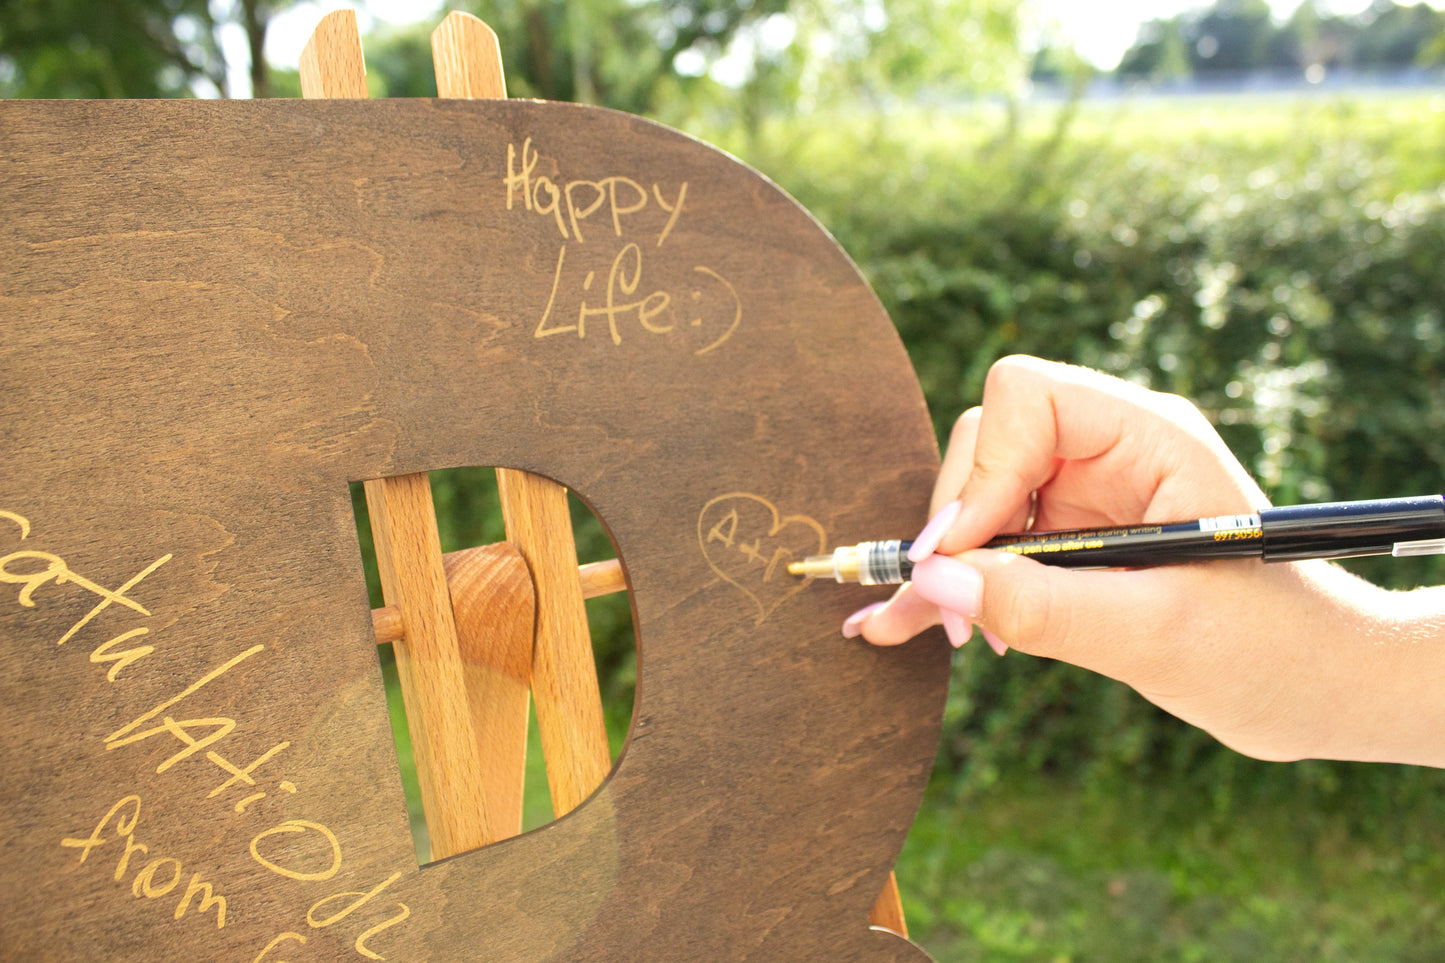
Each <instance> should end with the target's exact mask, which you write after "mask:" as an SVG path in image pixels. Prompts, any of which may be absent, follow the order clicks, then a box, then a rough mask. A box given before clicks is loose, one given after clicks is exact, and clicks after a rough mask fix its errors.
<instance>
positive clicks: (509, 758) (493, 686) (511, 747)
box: [443, 542, 536, 843]
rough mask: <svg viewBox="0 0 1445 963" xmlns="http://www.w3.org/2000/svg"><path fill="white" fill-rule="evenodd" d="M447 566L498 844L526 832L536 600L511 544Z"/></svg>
mask: <svg viewBox="0 0 1445 963" xmlns="http://www.w3.org/2000/svg"><path fill="white" fill-rule="evenodd" d="M443 559H444V561H445V563H446V574H447V584H448V586H449V587H450V589H451V599H452V611H453V613H454V614H455V616H456V623H457V643H458V647H459V649H460V651H461V655H462V663H463V665H464V667H465V679H464V681H465V683H466V691H467V701H468V703H469V704H470V705H471V709H472V728H473V730H474V731H475V732H476V735H477V760H478V765H479V768H480V776H481V781H482V784H483V786H485V787H486V805H487V828H488V832H489V835H488V837H487V839H486V842H488V843H492V842H496V841H498V840H502V839H507V838H509V837H511V836H515V835H517V834H518V833H520V832H521V831H522V786H523V784H524V783H525V782H526V776H527V710H528V705H529V702H530V695H531V683H532V630H533V623H534V622H535V620H536V596H535V594H534V593H533V591H532V577H531V576H530V575H529V574H528V572H527V563H526V561H525V560H524V559H523V558H522V553H521V552H519V551H517V548H516V546H514V545H511V544H509V543H506V542H503V543H501V544H498V545H487V546H485V547H483V548H479V549H475V550H473V551H469V552H465V553H463V552H452V553H449V554H447V555H445V556H443Z"/></svg>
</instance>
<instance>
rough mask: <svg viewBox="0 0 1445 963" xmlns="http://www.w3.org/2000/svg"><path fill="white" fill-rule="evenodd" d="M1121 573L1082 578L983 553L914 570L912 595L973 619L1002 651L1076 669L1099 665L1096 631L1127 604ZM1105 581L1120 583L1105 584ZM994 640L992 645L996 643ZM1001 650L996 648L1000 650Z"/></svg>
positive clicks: (932, 561) (939, 558) (934, 558)
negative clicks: (1014, 651) (1018, 652)
mask: <svg viewBox="0 0 1445 963" xmlns="http://www.w3.org/2000/svg"><path fill="white" fill-rule="evenodd" d="M1119 574H1120V573H1117V572H1112V573H1104V572H1076V571H1070V570H1068V569H1063V568H1059V567H1057V566H1050V565H1043V564H1040V563H1039V562H1036V561H1034V560H1033V559H1028V558H1024V557H1022V556H1019V555H1014V554H1011V553H1009V552H1000V551H990V550H987V549H977V550H974V551H971V552H965V553H963V554H962V555H960V556H958V557H957V558H953V557H950V556H947V555H931V556H929V557H928V558H926V559H924V560H923V561H921V562H919V563H918V564H917V565H915V566H914V567H913V588H914V591H916V592H917V593H918V594H919V595H920V596H922V597H923V598H925V599H927V600H928V601H930V602H932V603H933V604H935V605H937V606H938V607H939V608H941V609H948V610H950V611H954V612H958V613H959V614H960V615H964V616H966V617H967V618H968V619H970V620H971V621H972V622H974V623H975V624H976V625H978V626H979V627H980V628H982V629H983V630H984V631H985V633H987V634H989V635H992V636H993V637H994V638H995V639H997V640H1000V641H1001V642H1002V643H1003V644H1006V645H1008V646H1011V647H1013V648H1017V649H1021V650H1023V651H1024V652H1028V653H1030V654H1032V655H1041V656H1047V657H1049V658H1054V659H1062V660H1064V661H1067V662H1073V663H1075V664H1077V665H1089V664H1090V663H1097V662H1098V661H1100V659H1099V655H1100V654H1101V653H1100V652H1098V651H1094V652H1090V651H1089V649H1090V648H1092V647H1091V646H1089V645H1088V640H1089V639H1090V638H1095V639H1097V637H1098V636H1097V634H1096V633H1095V632H1094V630H1095V629H1097V630H1098V631H1100V632H1102V631H1103V630H1104V626H1106V625H1114V626H1115V630H1113V631H1114V632H1115V633H1116V634H1117V629H1118V623H1119V621H1120V619H1119V617H1118V616H1119V612H1120V611H1121V609H1127V606H1128V603H1127V602H1126V601H1125V600H1124V599H1122V598H1120V597H1119V589H1121V588H1123V586H1122V585H1121V584H1120V583H1121V580H1120V579H1118V575H1119ZM1100 576H1113V578H1112V579H1111V580H1110V581H1109V582H1108V583H1107V584H1104V585H1101V584H1100V583H1099V577H1100ZM991 641H992V640H991ZM995 648H997V646H995Z"/></svg>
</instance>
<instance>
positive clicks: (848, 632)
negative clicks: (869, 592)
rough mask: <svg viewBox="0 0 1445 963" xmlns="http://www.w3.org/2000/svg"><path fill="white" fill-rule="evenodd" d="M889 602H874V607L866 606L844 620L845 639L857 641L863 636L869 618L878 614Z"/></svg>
mask: <svg viewBox="0 0 1445 963" xmlns="http://www.w3.org/2000/svg"><path fill="white" fill-rule="evenodd" d="M887 604H888V603H887V602H874V603H873V604H872V605H865V606H863V607H862V608H861V609H859V610H858V611H856V612H854V613H853V614H852V615H850V616H848V617H847V618H846V619H844V620H843V638H845V639H856V638H858V636H860V635H862V634H863V623H864V622H866V621H868V616H870V615H872V614H873V613H874V612H877V611H878V610H879V609H881V608H882V607H883V606H885V605H887Z"/></svg>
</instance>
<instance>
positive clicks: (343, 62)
mask: <svg viewBox="0 0 1445 963" xmlns="http://www.w3.org/2000/svg"><path fill="white" fill-rule="evenodd" d="M432 56H433V60H434V64H435V68H436V76H437V92H438V95H439V96H441V97H444V98H465V99H482V98H504V97H506V96H507V91H506V82H505V79H504V75H503V69H502V62H501V50H500V47H499V44H498V41H497V37H496V34H495V33H493V32H492V30H491V28H489V27H488V26H487V25H486V24H485V23H483V22H482V21H481V20H479V19H477V18H476V17H474V16H471V15H470V14H466V13H461V12H452V13H449V14H448V15H447V16H446V18H445V19H444V20H443V21H442V23H441V25H440V26H438V27H437V28H436V30H435V31H434V32H433V34H432ZM301 89H302V94H303V96H305V97H307V98H341V97H350V98H364V97H366V96H367V90H366V69H365V66H364V60H363V55H362V49H361V37H360V34H359V31H358V29H357V26H356V16H355V14H354V13H353V12H352V11H350V10H339V11H336V12H334V13H331V14H328V15H327V16H326V17H325V18H324V19H323V20H322V21H321V23H320V24H319V25H318V26H317V28H316V30H315V32H314V33H313V34H312V37H311V39H310V41H309V42H308V43H307V45H306V48H305V51H304V52H303V53H302V56H301ZM365 484H366V503H367V508H368V509H369V511H370V513H371V524H372V535H373V538H374V540H375V545H376V555H377V562H378V567H379V569H380V574H381V580H382V590H383V593H384V596H385V599H386V603H387V608H386V609H382V610H378V611H376V612H373V621H374V623H375V624H376V626H377V634H378V641H394V642H395V652H396V663H397V669H398V674H399V676H400V681H401V689H402V695H403V700H404V702H405V705H406V714H407V720H408V725H409V726H410V729H411V734H412V740H413V745H414V748H415V753H416V763H417V779H418V782H419V784H420V788H421V796H422V804H423V808H424V810H425V813H426V820H427V827H428V831H429V832H430V834H431V845H432V858H433V859H442V858H445V857H447V856H452V855H455V854H457V853H460V852H464V851H466V850H469V849H475V848H477V847H480V846H485V845H487V844H489V843H493V842H497V841H500V840H503V839H507V838H509V837H511V836H514V835H516V834H517V833H519V832H521V822H522V782H523V774H524V771H525V765H526V738H527V737H526V732H527V712H528V708H527V699H528V693H529V690H530V692H531V695H532V697H533V698H534V699H535V700H536V705H537V723H538V727H539V729H540V731H541V735H542V746H543V754H544V756H545V761H546V768H547V782H548V787H549V789H550V790H551V794H552V800H553V807H554V810H555V813H556V816H557V817H558V818H560V817H561V816H563V815H565V814H566V813H568V812H570V811H571V810H572V809H573V808H575V807H576V806H577V805H578V804H580V803H581V802H582V801H583V800H584V799H586V797H587V796H588V795H590V794H591V793H592V791H593V790H595V789H596V788H597V787H598V786H599V785H601V783H602V780H603V779H604V778H606V775H607V772H608V770H609V769H610V767H611V757H610V755H609V750H608V745H607V733H606V729H605V728H604V726H603V721H602V700H601V695H600V693H599V691H598V683H597V672H596V666H595V664H594V662H593V658H592V648H591V639H590V636H589V634H588V629H587V613H586V610H585V608H584V607H583V599H584V591H583V587H584V584H586V585H587V586H588V588H589V589H590V590H591V591H589V592H588V593H587V595H595V594H602V593H605V592H610V591H620V590H623V589H625V588H626V584H625V580H624V576H623V574H622V571H621V568H620V566H619V565H618V564H617V563H615V562H614V563H599V564H594V565H591V566H583V567H582V570H581V573H580V577H579V567H578V563H577V555H576V549H575V543H574V540H573V534H572V524H571V519H570V516H569V515H568V510H567V493H566V489H565V488H563V487H562V486H561V485H558V484H557V483H556V482H554V481H552V480H550V479H548V478H545V477H543V476H540V475H534V474H531V473H529V472H525V471H515V470H511V469H505V468H499V469H497V487H498V490H499V492H500V495H501V502H502V513H503V517H504V521H505V524H506V529H507V536H508V542H507V543H503V544H501V545H491V546H486V547H484V548H478V549H473V550H469V551H463V552H455V553H452V554H451V555H449V556H447V557H446V558H445V559H444V558H443V556H442V554H441V546H440V541H439V538H438V534H437V523H436V517H435V513H434V510H433V507H432V500H431V487H430V484H429V482H428V479H427V476H426V475H425V474H424V473H422V474H414V475H402V476H396V477H392V478H381V479H376V480H374V481H368V482H366V483H365ZM534 612H535V621H534ZM869 922H870V923H872V924H873V925H874V926H879V927H883V928H885V929H889V930H892V931H894V932H896V933H899V934H900V935H902V936H905V937H906V936H907V935H908V927H907V923H906V921H905V919H904V915H903V906H902V903H901V900H900V897H899V892H898V886H897V878H896V875H895V874H893V873H891V872H890V873H889V876H888V881H887V884H886V885H885V886H884V889H883V892H882V893H881V894H879V897H878V900H877V902H876V903H875V904H874V906H873V909H872V911H871V912H870V913H869Z"/></svg>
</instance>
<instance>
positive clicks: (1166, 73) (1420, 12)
mask: <svg viewBox="0 0 1445 963" xmlns="http://www.w3.org/2000/svg"><path fill="white" fill-rule="evenodd" d="M1441 37H1445V11H1440V10H1436V9H1435V8H1434V7H1432V6H1430V5H1429V4H1426V3H1416V4H1415V5H1413V6H1404V5H1401V4H1397V3H1395V2H1393V0H1375V2H1374V3H1373V4H1371V6H1370V7H1369V8H1367V9H1366V10H1365V11H1363V12H1362V13H1358V14H1352V15H1336V14H1330V13H1328V12H1327V11H1326V10H1325V9H1324V8H1323V7H1322V5H1321V4H1320V2H1319V0H1305V2H1303V3H1301V4H1300V5H1299V6H1298V7H1296V8H1295V10H1294V11H1293V13H1291V15H1290V17H1289V19H1288V20H1286V21H1285V22H1283V23H1275V22H1274V20H1273V19H1271V16H1270V8H1269V5H1268V4H1267V3H1266V2H1265V0H1217V2H1216V3H1214V4H1213V5H1212V6H1207V7H1198V8H1196V9H1193V10H1188V11H1186V12H1184V13H1181V14H1179V15H1177V16H1175V17H1170V18H1165V19H1156V20H1151V21H1149V22H1148V23H1147V24H1145V25H1144V27H1143V28H1142V29H1141V30H1140V33H1139V39H1138V41H1137V42H1136V43H1135V44H1134V46H1133V47H1131V48H1130V49H1129V51H1128V52H1127V53H1125V55H1124V58H1123V60H1122V61H1121V62H1120V64H1119V67H1118V72H1119V73H1120V74H1122V75H1125V76H1146V77H1150V78H1153V79H1156V80H1168V79H1175V78H1178V77H1186V76H1200V77H1207V76H1210V75H1222V74H1242V73H1247V72H1250V71H1260V70H1270V71H1302V70H1306V69H1309V68H1311V67H1314V68H1325V69H1334V68H1343V67H1349V68H1357V69H1378V68H1390V67H1393V68H1400V67H1411V66H1415V65H1418V64H1423V63H1428V62H1430V61H1431V59H1432V58H1433V57H1434V52H1433V51H1434V50H1435V47H1437V46H1438V45H1439V42H1440V40H1439V38H1441Z"/></svg>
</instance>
